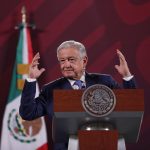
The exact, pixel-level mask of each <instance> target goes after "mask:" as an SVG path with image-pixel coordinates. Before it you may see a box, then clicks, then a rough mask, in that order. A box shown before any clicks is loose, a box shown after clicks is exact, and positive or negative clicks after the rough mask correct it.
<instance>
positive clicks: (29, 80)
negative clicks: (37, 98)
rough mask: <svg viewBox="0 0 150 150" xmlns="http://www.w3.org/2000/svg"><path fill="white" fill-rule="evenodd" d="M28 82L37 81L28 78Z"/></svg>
mask: <svg viewBox="0 0 150 150" xmlns="http://www.w3.org/2000/svg"><path fill="white" fill-rule="evenodd" d="M26 80H27V81H28V82H34V81H36V79H32V78H26Z"/></svg>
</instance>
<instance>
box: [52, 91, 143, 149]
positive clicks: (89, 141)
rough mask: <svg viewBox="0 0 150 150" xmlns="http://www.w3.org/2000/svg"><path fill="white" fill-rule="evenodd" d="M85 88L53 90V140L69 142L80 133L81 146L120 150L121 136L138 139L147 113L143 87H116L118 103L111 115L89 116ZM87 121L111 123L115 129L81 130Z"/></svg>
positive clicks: (133, 140) (82, 147)
mask: <svg viewBox="0 0 150 150" xmlns="http://www.w3.org/2000/svg"><path fill="white" fill-rule="evenodd" d="M83 92H84V91H83V90H55V91H54V107H53V108H54V117H53V140H54V142H68V138H69V135H78V138H79V147H80V150H117V141H118V136H120V135H122V136H123V137H124V138H125V141H126V142H128V143H132V142H137V140H138V136H139V132H140V127H141V123H142V118H143V114H144V90H142V89H122V90H118V89H117V90H113V92H114V94H115V95H116V106H115V109H114V111H113V112H111V113H110V114H109V115H107V116H104V117H101V118H97V117H93V116H90V115H89V114H88V113H87V112H86V111H85V110H84V109H83V107H82V104H81V97H82V94H83ZM87 123H95V124H111V125H112V126H113V127H114V128H113V130H109V131H104V130H91V131H88V130H82V127H83V126H84V125H86V124H87Z"/></svg>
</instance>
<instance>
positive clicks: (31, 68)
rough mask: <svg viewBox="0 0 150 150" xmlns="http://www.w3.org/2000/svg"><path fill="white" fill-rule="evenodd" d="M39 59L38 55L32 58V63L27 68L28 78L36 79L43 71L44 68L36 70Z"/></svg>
mask: <svg viewBox="0 0 150 150" xmlns="http://www.w3.org/2000/svg"><path fill="white" fill-rule="evenodd" d="M39 59H40V54H39V53H37V54H36V55H35V56H34V58H33V60H32V63H31V64H30V66H29V78H32V79H37V78H38V77H39V76H40V75H41V74H42V73H43V72H44V71H45V69H44V68H41V69H39V68H38V65H39Z"/></svg>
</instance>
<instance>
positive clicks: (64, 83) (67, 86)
mask: <svg viewBox="0 0 150 150" xmlns="http://www.w3.org/2000/svg"><path fill="white" fill-rule="evenodd" d="M61 85H62V87H61V88H62V89H72V86H71V84H70V82H69V81H68V80H67V79H66V78H64V80H63V81H62V84H61Z"/></svg>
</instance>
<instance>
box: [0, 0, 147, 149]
mask: <svg viewBox="0 0 150 150" xmlns="http://www.w3.org/2000/svg"><path fill="white" fill-rule="evenodd" d="M23 5H25V6H26V8H27V13H28V22H30V23H33V24H35V25H36V29H34V30H31V38H32V44H33V49H34V54H35V53H36V52H37V51H39V52H40V54H41V60H40V63H41V66H43V67H45V68H46V72H45V73H44V74H43V75H42V76H41V77H40V78H39V84H40V87H41V86H42V85H43V84H45V83H47V82H49V81H51V80H54V79H56V78H57V77H60V76H61V74H60V71H59V66H58V63H57V59H56V48H57V46H58V45H59V44H60V43H61V42H63V41H65V40H77V41H80V42H82V43H83V44H84V45H85V46H86V48H87V52H88V56H89V63H88V66H87V70H88V72H99V73H108V74H111V75H112V76H113V77H114V78H115V79H116V80H118V81H120V80H121V78H120V76H118V74H117V72H116V70H115V68H114V65H115V64H116V63H118V60H117V56H116V51H115V50H116V48H119V49H120V50H121V51H122V52H123V53H124V55H125V56H126V59H127V61H128V64H129V67H130V70H131V72H132V73H133V74H134V76H135V77H136V81H137V83H138V87H139V88H142V89H144V90H145V113H144V118H143V123H142V127H141V132H140V136H139V141H138V143H137V144H128V145H127V150H149V149H150V148H149V147H150V140H149V139H150V138H149V136H150V100H149V98H150V88H149V87H150V78H149V75H150V69H149V65H150V58H149V56H150V0H11V1H10V0H5V1H2V0H1V2H0V108H1V109H0V126H1V124H2V117H3V112H4V109H5V105H6V102H7V96H8V92H9V85H10V81H11V74H12V68H13V63H14V60H15V54H16V47H17V42H18V35H19V31H18V30H15V29H14V27H15V26H16V25H17V24H18V23H20V21H21V13H20V11H21V7H22V6H23ZM46 120H47V119H46ZM47 123H49V125H48V135H49V143H51V142H50V141H51V137H50V135H51V130H50V122H49V121H48V120H47ZM49 145H50V146H51V144H49Z"/></svg>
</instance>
